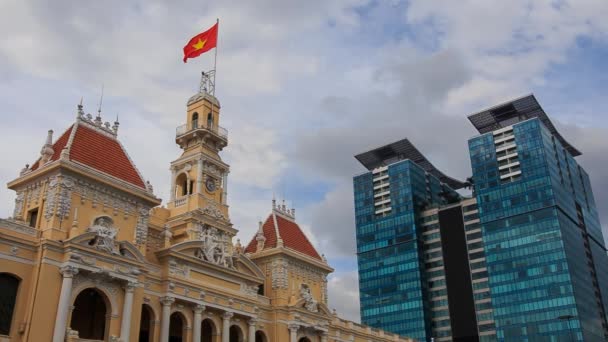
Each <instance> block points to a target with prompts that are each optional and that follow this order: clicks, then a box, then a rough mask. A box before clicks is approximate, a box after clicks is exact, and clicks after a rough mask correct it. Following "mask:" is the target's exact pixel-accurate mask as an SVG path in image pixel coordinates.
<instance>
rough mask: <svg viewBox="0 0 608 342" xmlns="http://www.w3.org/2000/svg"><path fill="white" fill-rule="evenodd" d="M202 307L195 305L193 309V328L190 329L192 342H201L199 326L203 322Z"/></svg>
mask: <svg viewBox="0 0 608 342" xmlns="http://www.w3.org/2000/svg"><path fill="white" fill-rule="evenodd" d="M203 311H205V306H204V305H200V304H199V305H196V306H195V307H194V323H193V324H194V326H193V327H192V342H200V341H201V324H202V322H203Z"/></svg>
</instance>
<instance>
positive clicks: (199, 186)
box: [196, 158, 203, 342]
mask: <svg viewBox="0 0 608 342" xmlns="http://www.w3.org/2000/svg"><path fill="white" fill-rule="evenodd" d="M196 193H198V194H202V193H203V158H200V159H199V160H198V169H197V170H196ZM196 342H198V341H196Z"/></svg>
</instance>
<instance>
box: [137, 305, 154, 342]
mask: <svg viewBox="0 0 608 342" xmlns="http://www.w3.org/2000/svg"><path fill="white" fill-rule="evenodd" d="M153 320H154V311H152V308H151V307H150V306H149V305H147V304H144V305H142V306H141V319H140V322H139V339H138V341H139V342H150V341H152V338H153V335H154V334H153V331H152V321H153Z"/></svg>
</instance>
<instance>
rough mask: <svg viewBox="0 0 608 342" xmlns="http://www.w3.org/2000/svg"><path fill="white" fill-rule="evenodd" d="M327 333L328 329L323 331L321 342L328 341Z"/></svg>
mask: <svg viewBox="0 0 608 342" xmlns="http://www.w3.org/2000/svg"><path fill="white" fill-rule="evenodd" d="M327 335H328V333H327V331H323V332H322V333H321V342H327Z"/></svg>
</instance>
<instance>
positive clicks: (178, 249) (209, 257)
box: [157, 240, 265, 279]
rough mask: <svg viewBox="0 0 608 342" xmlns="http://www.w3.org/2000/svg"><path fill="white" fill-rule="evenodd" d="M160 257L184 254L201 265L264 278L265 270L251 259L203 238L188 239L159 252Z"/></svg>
mask: <svg viewBox="0 0 608 342" xmlns="http://www.w3.org/2000/svg"><path fill="white" fill-rule="evenodd" d="M157 255H158V256H159V258H161V259H162V258H163V257H164V256H167V255H172V256H174V257H175V256H183V257H185V258H186V259H188V260H189V261H190V262H194V263H196V264H198V265H200V266H209V265H210V266H215V267H219V269H220V270H222V269H223V270H226V271H227V272H236V273H239V274H241V275H246V276H249V277H255V278H261V279H264V277H265V275H264V272H262V270H261V269H260V268H259V267H258V266H257V265H256V264H255V263H254V262H253V261H251V259H249V258H248V257H246V256H245V255H244V254H240V253H234V254H232V253H230V252H228V251H227V248H226V249H223V248H222V247H221V246H220V247H217V246H216V247H213V248H212V247H211V246H210V245H209V244H208V243H205V241H202V240H195V241H186V242H182V243H178V244H176V245H173V246H171V247H169V248H167V249H164V250H161V251H158V252H157Z"/></svg>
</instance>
